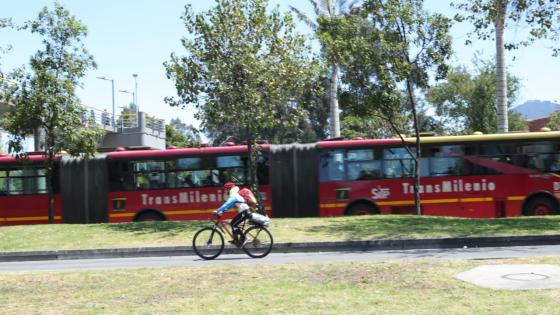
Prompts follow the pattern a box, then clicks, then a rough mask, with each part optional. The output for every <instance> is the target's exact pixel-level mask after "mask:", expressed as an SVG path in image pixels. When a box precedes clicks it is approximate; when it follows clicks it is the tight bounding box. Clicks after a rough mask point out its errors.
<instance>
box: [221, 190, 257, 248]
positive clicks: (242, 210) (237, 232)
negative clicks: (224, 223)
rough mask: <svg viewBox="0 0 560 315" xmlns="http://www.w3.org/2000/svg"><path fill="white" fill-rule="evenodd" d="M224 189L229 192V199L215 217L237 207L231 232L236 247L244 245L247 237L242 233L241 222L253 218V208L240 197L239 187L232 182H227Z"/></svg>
mask: <svg viewBox="0 0 560 315" xmlns="http://www.w3.org/2000/svg"><path fill="white" fill-rule="evenodd" d="M224 189H225V190H226V191H228V192H229V198H228V199H227V200H226V202H225V203H224V204H223V205H222V206H221V207H219V208H218V209H216V211H214V214H215V215H221V213H222V212H224V211H227V210H229V209H231V208H233V207H237V212H238V213H237V215H236V216H235V217H234V218H233V219H232V220H231V223H230V224H231V230H232V232H233V243H234V244H236V245H242V244H243V242H245V235H243V233H242V232H241V229H240V228H239V224H241V222H243V221H245V220H247V219H250V218H251V210H250V209H251V208H250V207H249V205H248V204H247V202H246V201H245V199H243V197H241V196H240V195H239V187H237V186H236V185H235V184H234V183H232V182H227V183H225V184H224Z"/></svg>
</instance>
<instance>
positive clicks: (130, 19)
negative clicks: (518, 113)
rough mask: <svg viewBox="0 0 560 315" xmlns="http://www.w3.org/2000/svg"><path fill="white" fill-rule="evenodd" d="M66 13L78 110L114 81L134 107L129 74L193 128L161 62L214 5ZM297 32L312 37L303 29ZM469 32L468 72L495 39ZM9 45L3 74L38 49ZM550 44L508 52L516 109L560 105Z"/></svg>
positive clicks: (5, 40)
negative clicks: (190, 17) (83, 34)
mask: <svg viewBox="0 0 560 315" xmlns="http://www.w3.org/2000/svg"><path fill="white" fill-rule="evenodd" d="M58 2H59V3H61V4H62V5H64V6H65V7H66V8H67V9H69V10H70V12H71V13H72V14H73V15H74V16H76V17H77V18H78V19H79V20H81V21H82V23H84V24H85V25H86V26H87V27H88V31H89V34H88V37H87V38H86V39H85V40H84V44H85V46H86V48H87V49H88V50H89V51H90V52H91V54H92V55H93V56H94V58H95V60H96V62H97V66H98V67H97V69H95V70H91V71H89V72H88V73H87V75H86V76H85V78H84V79H83V81H82V82H83V88H82V89H80V90H79V91H78V96H79V97H80V99H81V101H82V103H83V104H85V105H87V106H90V107H93V108H97V109H100V110H103V109H107V110H108V111H109V112H111V111H112V104H111V83H110V82H108V81H103V80H100V79H97V77H106V78H110V79H113V80H114V82H115V104H116V107H117V109H116V112H120V110H119V107H122V106H125V105H127V104H129V103H130V102H131V101H132V95H130V94H127V93H123V92H119V91H120V90H128V91H130V92H132V91H134V89H135V85H134V83H135V81H134V78H133V76H132V75H133V74H137V75H138V77H137V91H138V95H137V97H138V105H139V108H140V110H141V111H144V112H146V113H147V114H149V115H155V116H157V117H159V118H163V119H165V120H166V121H167V122H168V121H169V120H170V119H172V118H180V119H181V120H182V121H184V122H187V123H191V124H194V125H195V126H198V122H197V121H196V120H195V119H194V118H193V114H194V112H195V108H194V107H193V106H189V107H187V108H186V109H180V108H176V107H170V106H169V105H167V104H166V103H165V102H164V98H165V97H166V96H175V95H176V90H175V88H174V85H173V82H172V81H171V80H169V79H167V77H166V74H165V69H164V67H163V62H164V61H167V60H169V57H170V54H171V53H172V52H175V53H177V54H178V55H183V54H184V49H183V48H182V46H181V44H180V39H181V38H182V37H183V36H186V35H187V33H186V30H185V28H184V25H183V24H182V21H181V20H180V17H181V15H182V13H183V12H184V5H185V4H187V3H190V4H191V5H192V7H193V10H194V11H195V12H202V11H205V10H207V9H209V8H210V7H211V6H212V5H213V3H214V1H211V0H198V1H197V0H164V1H162V0H160V1H156V0H118V1H114V0H95V1H93V0H90V1H83V0H82V1H78V0H73V1H72V0H59V1H58ZM449 3H450V1H448V0H426V1H425V4H426V9H427V10H428V11H431V12H437V13H442V14H444V15H447V16H449V17H452V16H453V15H454V10H453V9H451V8H450V6H449ZM52 4H53V1H46V0H33V1H12V0H0V8H2V10H1V11H0V17H11V18H12V19H13V20H14V21H15V22H16V23H22V22H24V21H26V20H31V19H34V18H35V17H36V16H37V14H38V13H39V11H40V10H41V9H42V8H43V7H44V6H50V7H52ZM270 4H271V5H272V6H276V5H278V6H279V7H280V10H281V11H288V10H289V5H292V6H294V7H297V8H299V9H300V10H302V11H304V12H305V13H306V14H307V15H308V16H313V12H312V7H311V5H310V4H309V1H307V0H297V1H295V0H291V1H290V0H271V1H270ZM300 24H301V25H300V26H299V27H298V31H300V32H302V33H308V34H310V30H309V28H308V27H307V26H305V25H304V24H303V23H300ZM471 30H472V28H471V27H470V26H469V25H468V24H459V25H455V26H454V27H453V28H452V30H451V34H452V36H453V39H454V44H453V49H454V51H455V55H454V57H453V59H452V64H453V65H464V66H467V67H468V66H471V65H472V59H473V56H474V54H475V52H480V53H481V54H482V57H483V58H485V59H490V58H493V56H494V55H495V52H494V51H495V46H494V42H493V41H479V40H476V39H474V43H473V45H471V46H465V44H464V42H465V40H466V39H467V33H468V32H469V31H471ZM524 31H526V30H524V29H523V28H522V27H519V26H518V27H510V28H508V29H507V30H506V40H508V39H512V38H513V39H514V38H518V37H520V36H522V34H523V32H524ZM6 44H10V45H11V46H12V50H11V51H10V52H8V53H7V54H5V55H2V56H0V58H1V59H0V65H1V66H2V70H3V71H4V72H9V71H10V69H13V68H15V67H18V66H21V65H24V64H28V62H29V58H30V56H31V55H32V54H34V52H35V51H37V50H38V49H39V48H40V39H39V38H38V37H37V36H33V35H29V34H26V33H24V32H15V31H8V30H0V46H4V45H6ZM547 45H549V44H548V43H536V44H534V45H532V46H530V47H528V48H522V49H520V50H518V51H515V52H508V53H506V61H507V63H508V70H509V71H510V73H512V74H513V75H515V76H517V77H519V78H520V79H521V84H522V87H521V93H520V95H519V98H518V104H521V103H523V102H524V101H527V100H534V99H540V100H548V101H556V102H558V101H559V100H560V89H559V88H558V79H557V77H558V73H560V58H554V57H552V56H551V51H550V49H548V48H547Z"/></svg>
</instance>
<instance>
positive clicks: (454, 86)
mask: <svg viewBox="0 0 560 315" xmlns="http://www.w3.org/2000/svg"><path fill="white" fill-rule="evenodd" d="M473 63H474V67H475V69H474V73H472V74H471V73H470V72H469V70H468V69H467V68H465V67H455V68H452V69H451V70H450V71H449V73H448V75H447V79H446V81H445V82H443V83H441V84H439V85H437V86H434V87H432V88H430V89H429V91H428V95H427V99H428V101H429V102H431V103H432V104H434V106H435V108H436V114H437V115H438V116H440V117H443V118H444V121H445V122H446V126H447V128H448V129H450V130H448V131H449V132H450V133H453V134H471V133H473V132H475V131H480V132H483V133H495V132H496V131H497V123H496V117H497V115H496V107H497V106H496V98H495V95H496V80H495V78H496V66H495V64H494V63H493V62H490V61H483V60H480V59H479V58H478V57H475V59H474V61H473ZM507 82H508V89H507V90H508V97H507V99H508V100H509V101H508V108H510V107H511V106H512V104H513V103H514V102H515V100H516V99H517V93H518V91H519V87H520V83H519V79H518V78H517V77H515V76H512V75H509V76H508V79H507ZM510 117H511V118H512V119H510V120H508V121H509V130H516V131H520V130H525V129H526V126H525V124H524V123H523V122H522V120H520V117H517V115H516V113H514V112H510Z"/></svg>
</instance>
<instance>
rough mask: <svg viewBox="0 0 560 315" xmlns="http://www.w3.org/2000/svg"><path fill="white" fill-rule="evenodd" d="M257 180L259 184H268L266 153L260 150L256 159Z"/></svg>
mask: <svg viewBox="0 0 560 315" xmlns="http://www.w3.org/2000/svg"><path fill="white" fill-rule="evenodd" d="M257 180H258V182H259V184H268V181H269V178H268V154H266V152H261V153H260V155H259V158H258V159H257Z"/></svg>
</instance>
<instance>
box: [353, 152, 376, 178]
mask: <svg viewBox="0 0 560 315" xmlns="http://www.w3.org/2000/svg"><path fill="white" fill-rule="evenodd" d="M347 157H348V158H347V170H348V180H368V179H377V178H380V177H381V161H375V160H374V151H373V150H372V149H360V150H348V152H347Z"/></svg>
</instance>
